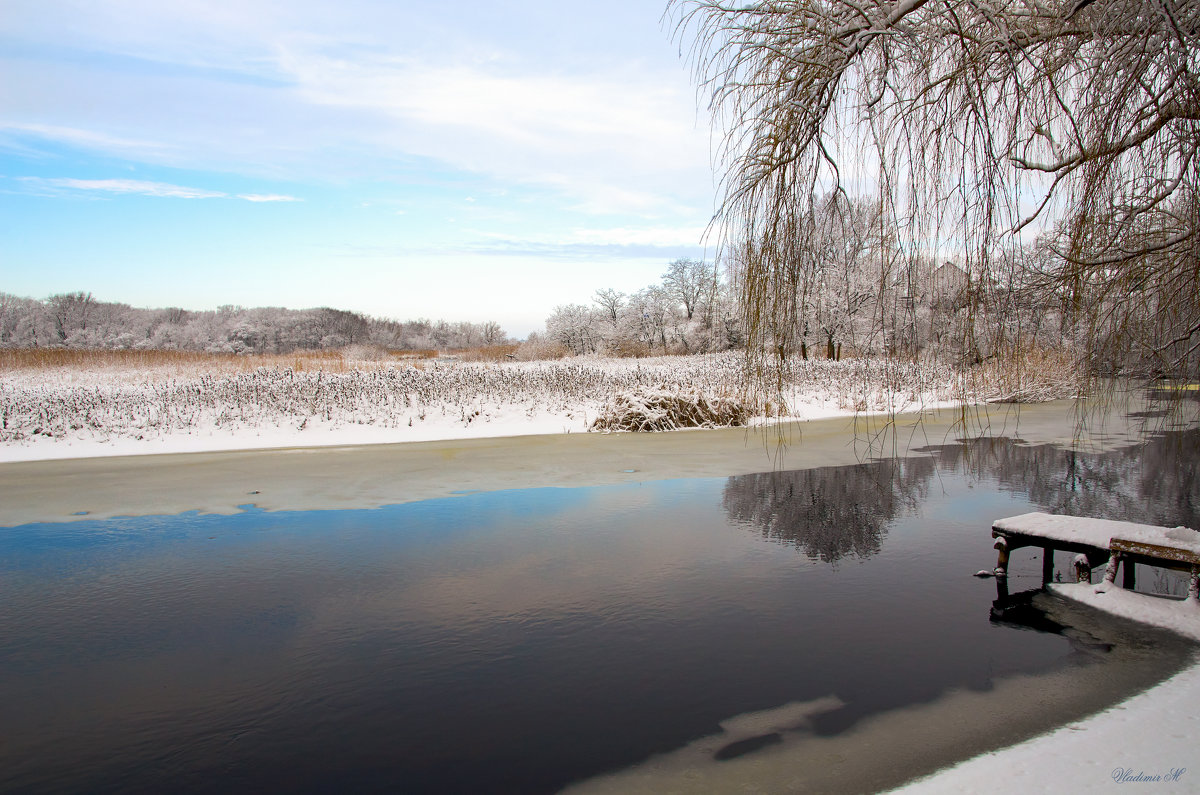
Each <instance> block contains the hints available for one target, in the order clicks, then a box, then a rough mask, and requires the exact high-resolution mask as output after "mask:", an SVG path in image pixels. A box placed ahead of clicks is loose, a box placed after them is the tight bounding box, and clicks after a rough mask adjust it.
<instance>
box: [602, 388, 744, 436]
mask: <svg viewBox="0 0 1200 795" xmlns="http://www.w3.org/2000/svg"><path fill="white" fill-rule="evenodd" d="M747 415H748V412H747V410H746V407H745V405H744V404H743V403H742V402H741V401H740V400H736V399H734V398H727V397H709V396H708V395H705V394H704V393H702V392H699V391H697V390H666V389H651V390H644V391H640V392H626V393H623V394H621V395H618V396H617V397H616V398H615V399H613V400H612V401H611V402H610V403H608V405H606V406H605V407H604V409H603V410H602V411H601V414H600V416H599V417H597V418H596V421H595V422H593V423H592V430H594V431H605V432H608V431H673V430H677V429H679V428H725V427H729V426H738V425H745V424H746V419H747Z"/></svg>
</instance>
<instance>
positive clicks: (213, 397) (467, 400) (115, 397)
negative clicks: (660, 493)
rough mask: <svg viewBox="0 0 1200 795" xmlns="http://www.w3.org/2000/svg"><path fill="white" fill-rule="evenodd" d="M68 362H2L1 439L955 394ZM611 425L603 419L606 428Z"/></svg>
mask: <svg viewBox="0 0 1200 795" xmlns="http://www.w3.org/2000/svg"><path fill="white" fill-rule="evenodd" d="M80 354H81V352H78V351H47V352H35V353H27V352H25V353H23V352H14V351H5V352H2V353H0V357H2V358H0V442H17V441H21V440H30V439H33V438H36V437H58V438H62V437H68V438H73V437H83V438H109V437H114V436H118V437H134V438H139V437H144V436H147V435H149V436H161V435H165V434H170V433H175V432H191V431H193V430H196V429H238V428H270V427H289V426H290V427H293V428H296V429H300V430H303V429H305V428H308V427H311V424H313V423H321V424H324V425H327V426H335V427H336V426H338V425H346V424H358V425H374V426H379V427H400V426H403V425H408V426H412V425H415V424H417V423H422V422H427V421H431V420H435V419H437V420H442V421H450V422H462V423H463V424H469V423H470V422H472V421H473V420H476V419H479V418H481V417H484V418H485V417H487V416H488V415H489V414H490V413H499V412H504V411H508V412H510V413H511V412H512V411H513V410H519V411H523V412H525V413H527V414H528V415H529V416H533V415H534V413H537V412H551V413H561V414H564V415H570V414H572V413H577V412H580V411H582V412H583V413H584V414H590V415H591V416H593V417H594V416H598V415H600V414H601V413H602V411H603V410H604V408H605V406H610V407H611V406H615V405H617V403H616V401H618V399H620V398H621V396H640V397H637V398H636V399H637V400H640V401H642V404H643V406H644V407H649V404H648V403H646V400H647V396H670V395H674V396H681V397H680V399H681V400H682V401H683V403H681V404H680V407H678V410H677V411H674V413H670V412H669V413H668V416H669V417H673V419H664V420H663V421H661V422H659V421H642V422H633V421H630V423H628V424H629V425H630V427H631V428H632V427H633V426H635V425H636V426H638V429H662V428H670V427H685V426H686V425H687V424H690V423H699V424H701V425H717V424H725V425H728V424H741V423H744V422H746V421H747V420H748V419H750V418H752V417H754V416H763V415H772V416H775V415H784V414H786V413H787V412H788V406H787V405H786V402H787V401H792V402H794V403H796V404H799V403H803V402H806V401H814V400H820V401H824V402H826V403H827V402H829V401H833V402H834V403H835V404H836V406H837V407H838V408H842V409H846V410H878V409H883V408H888V407H892V408H897V407H902V404H906V403H908V402H912V401H916V400H926V399H948V398H950V397H953V393H954V391H955V378H954V374H953V373H952V372H951V371H949V370H948V369H945V368H940V367H936V366H932V365H928V364H926V363H910V364H897V363H896V362H878V361H874V360H866V359H861V360H859V359H856V360H850V361H842V362H832V361H805V362H795V363H791V364H790V365H789V366H788V367H787V368H786V371H785V372H781V373H775V374H774V375H775V376H777V377H778V378H779V380H780V382H781V383H783V384H784V385H785V386H786V389H785V390H784V391H783V392H781V395H782V397H783V402H784V405H781V404H780V400H779V399H778V398H776V399H774V400H773V401H766V400H746V399H744V391H743V384H744V383H745V378H744V376H745V359H744V358H743V357H742V356H741V355H739V354H737V353H732V352H726V353H720V354H708V355H695V356H669V357H659V358H654V359H607V358H587V357H579V358H574V359H563V360H557V361H535V362H518V361H507V360H505V361H491V362H488V361H483V362H467V361H459V360H446V359H435V358H428V357H425V356H419V355H418V356H413V355H411V354H408V353H407V352H388V351H379V350H359V351H357V352H354V351H348V352H346V353H337V352H305V353H299V354H289V355H279V356H221V355H212V354H192V353H183V352H170V351H147V352H142V351H110V352H89V353H87V354H84V355H80ZM632 399H635V398H628V399H627V402H626V405H627V408H628V407H630V406H632V405H633V404H632V403H629V402H628V400H632ZM654 399H655V400H657V399H658V398H657V397H655V398H654ZM663 399H664V400H665V399H666V397H663ZM684 403H687V404H688V405H692V406H693V408H691V409H688V408H686V406H684V405H683V404H684ZM735 403H736V408H735V406H734V404H735ZM701 405H703V406H706V407H709V408H712V407H715V409H714V410H713V411H712V412H711V413H709V414H705V413H703V412H701V411H700V410H699V409H698V408H696V407H697V406H701ZM707 410H708V409H707V408H706V409H705V411H707ZM689 416H690V419H689ZM685 420H686V422H685ZM623 427H624V426H623V425H622V423H620V422H616V421H614V422H612V423H611V424H610V425H609V426H608V427H607V429H619V428H623Z"/></svg>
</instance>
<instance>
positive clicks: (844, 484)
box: [722, 430, 1200, 563]
mask: <svg viewBox="0 0 1200 795" xmlns="http://www.w3.org/2000/svg"><path fill="white" fill-rule="evenodd" d="M1198 451H1200V430H1193V431H1187V432H1183V433H1170V434H1164V435H1160V436H1157V437H1155V438H1152V439H1150V440H1148V441H1147V442H1146V443H1145V444H1144V445H1139V446H1135V447H1130V448H1126V449H1123V450H1117V451H1114V452H1108V453H1103V454H1098V453H1080V452H1076V451H1071V450H1063V449H1061V448H1058V447H1054V446H1051V445H1026V444H1023V443H1021V442H1020V441H1019V440H1017V441H1014V440H1013V439H1008V438H976V439H971V440H969V441H964V442H962V443H958V444H951V445H942V446H936V447H926V448H922V449H921V450H919V451H917V452H918V453H919V455H918V456H917V457H913V458H906V459H890V460H883V461H875V462H871V463H867V464H861V465H859V466H851V467H821V468H817V469H808V470H801V471H794V472H765V473H761V474H755V475H741V476H736V477H731V478H729V479H728V480H727V481H726V484H725V489H724V492H723V497H722V504H723V506H724V508H725V511H726V514H727V515H728V517H729V519H730V521H732V522H734V523H736V524H739V525H743V526H746V525H749V526H751V527H753V528H755V529H756V530H758V531H759V532H760V533H761V534H762V537H763V538H765V539H769V540H771V541H777V542H780V543H785V544H790V545H793V546H795V547H796V549H797V550H798V551H800V552H801V553H802V554H804V555H805V556H807V557H808V558H809V559H810V560H813V561H821V562H824V563H836V562H837V561H839V560H841V559H843V558H846V557H856V558H868V557H871V556H872V555H875V554H877V553H878V552H879V551H880V548H881V545H882V543H883V538H884V536H885V535H886V533H887V530H888V526H889V525H890V524H891V523H892V522H893V521H894V520H896V519H897V518H899V517H901V516H904V515H908V514H912V513H914V512H915V511H917V510H918V509H919V506H920V505H921V504H922V502H923V501H925V500H926V498H927V497H928V494H929V490H930V488H931V486H932V485H933V484H935V482H936V481H935V476H937V475H938V473H939V472H941V473H943V474H962V475H966V476H968V477H970V478H972V479H974V480H975V481H976V482H979V481H987V482H989V483H994V484H996V485H997V486H998V487H999V488H1000V489H1002V490H1005V491H1008V492H1011V493H1014V494H1018V495H1021V496H1023V497H1025V498H1027V499H1028V500H1029V501H1030V502H1031V503H1033V505H1034V506H1036V507H1037V509H1038V510H1042V511H1046V512H1049V513H1061V514H1070V515H1074V516H1094V517H1098V518H1104V519H1119V520H1125V521H1132V522H1141V523H1144V524H1153V525H1160V526H1164V527H1174V526H1176V525H1186V526H1189V527H1200V476H1198V467H1200V463H1198V462H1200V456H1198V455H1197V452H1198ZM991 518H999V517H998V516H996V517H990V518H989V521H990V519H991ZM986 529H987V528H986V526H983V527H980V528H979V531H980V532H981V533H984V532H985V531H986ZM981 537H982V536H981Z"/></svg>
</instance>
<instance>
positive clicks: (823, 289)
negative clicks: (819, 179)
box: [531, 196, 1112, 369]
mask: <svg viewBox="0 0 1200 795" xmlns="http://www.w3.org/2000/svg"><path fill="white" fill-rule="evenodd" d="M806 223H807V224H809V225H810V227H811V228H809V229H806V230H805V231H806V234H805V235H804V236H803V244H802V245H797V246H796V248H795V250H794V252H793V259H792V263H793V265H792V267H793V271H794V272H793V273H792V274H791V276H790V278H788V279H780V280H779V281H780V282H781V283H780V284H766V283H760V282H754V281H753V280H750V281H747V279H746V278H745V274H746V273H747V271H748V270H749V271H753V266H754V265H755V258H756V257H757V256H758V252H757V251H756V250H755V249H754V248H752V247H742V248H740V249H737V250H734V251H732V252H727V254H726V257H725V258H724V261H723V263H722V265H721V267H720V268H718V267H717V266H716V265H713V264H710V263H707V262H702V261H699V260H693V259H678V260H675V261H674V262H672V263H670V265H669V266H668V268H667V270H666V272H665V273H663V275H662V280H661V282H660V283H658V284H655V285H651V286H649V287H646V288H644V289H642V290H639V291H637V292H634V293H631V294H625V293H620V292H617V291H615V290H612V289H601V290H597V291H596V292H595V293H594V295H593V296H592V300H591V303H590V304H566V305H562V306H559V307H557V308H556V309H555V310H554V312H553V314H551V316H550V317H549V318H547V320H546V328H545V332H544V334H543V335H539V336H537V337H535V338H531V344H534V343H536V344H540V345H541V346H542V347H543V348H547V349H549V348H551V347H554V348H557V349H558V350H559V352H566V353H570V354H583V353H601V354H612V355H633V356H643V355H652V354H658V353H706V352H710V351H720V350H727V349H731V348H744V347H746V346H748V345H749V346H751V347H754V346H755V345H759V346H765V347H766V348H767V349H768V350H774V351H776V352H777V353H780V354H782V355H785V356H786V357H788V358H791V357H795V358H799V359H809V358H827V359H840V358H842V357H843V356H897V355H899V356H904V357H913V356H916V355H921V354H930V355H934V356H936V357H938V358H941V359H944V360H947V361H954V362H958V363H962V364H968V365H969V364H975V363H979V362H981V361H984V360H986V359H989V358H992V357H994V356H997V355H1005V354H1007V353H1011V352H1012V351H1014V350H1017V349H1022V350H1030V349H1039V350H1059V351H1065V350H1069V349H1076V350H1077V349H1079V347H1080V340H1082V339H1083V338H1084V337H1085V336H1086V329H1081V328H1080V327H1079V322H1080V321H1079V316H1078V313H1073V312H1072V311H1071V308H1072V307H1071V300H1070V297H1069V296H1068V295H1066V294H1064V293H1062V292H1061V291H1055V290H1053V289H1047V285H1046V279H1045V275H1044V260H1045V247H1044V244H1042V243H1041V242H1039V243H1038V244H1034V245H1031V246H1028V247H1026V248H1023V249H1020V250H1018V251H1016V252H1015V253H1014V252H1011V251H1010V252H1006V256H1005V257H997V258H996V260H994V261H993V262H991V263H989V266H988V267H985V268H981V267H978V266H976V265H974V264H972V265H968V266H964V265H960V264H959V263H957V262H955V261H953V260H947V259H940V258H935V257H931V256H925V255H921V254H910V253H905V252H903V251H901V250H900V247H899V246H898V244H897V233H896V229H895V226H894V225H893V224H892V223H890V222H889V219H887V218H886V217H884V216H883V214H882V213H881V211H880V208H879V205H878V204H877V203H873V202H871V201H866V200H851V199H848V198H846V197H844V196H838V197H832V198H827V199H826V200H823V201H820V202H817V203H816V207H815V211H814V213H813V215H812V216H811V217H810V218H808V219H807V221H806ZM732 285H740V288H739V289H740V290H741V291H742V292H741V293H740V294H738V293H735V290H734V288H733V286H732ZM755 290H761V291H768V290H769V291H770V294H769V296H765V297H764V296H757V295H755V294H754V291H755ZM764 305H766V306H769V307H770V309H771V314H772V319H771V322H770V323H769V324H767V325H766V326H763V325H762V324H763V323H764V322H765V320H764V318H759V321H758V322H759V324H760V328H759V329H758V332H757V335H758V336H757V338H756V339H755V340H751V339H749V335H748V333H747V331H746V329H747V324H746V314H745V313H746V308H747V307H760V308H761V307H762V306H764ZM547 352H549V351H547ZM1110 369H1112V366H1110Z"/></svg>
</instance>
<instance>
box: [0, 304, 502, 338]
mask: <svg viewBox="0 0 1200 795" xmlns="http://www.w3.org/2000/svg"><path fill="white" fill-rule="evenodd" d="M508 341H509V340H508V336H507V334H505V332H504V330H503V329H502V328H500V324H499V323H495V322H492V321H488V322H485V323H467V322H458V323H447V322H446V321H444V320H436V321H434V320H425V319H419V320H408V321H397V320H380V319H378V318H373V317H368V316H366V315H361V314H359V313H357V312H347V311H344V310H341V309H330V308H328V307H322V308H319V309H284V308H282V307H258V308H252V309H247V308H243V307H240V306H222V307H220V308H218V309H215V310H211V311H202V312H196V311H191V310H187V309H179V308H167V309H138V308H135V307H132V306H129V305H128V304H119V303H110V302H106V301H97V300H95V299H94V298H93V297H92V295H91V293H84V292H76V293H63V294H61V295H54V296H51V297H49V298H47V299H45V300H37V299H33V298H21V297H18V296H15V295H9V294H7V293H0V347H3V348H43V347H65V348H91V349H109V350H120V349H125V350H129V349H134V350H186V351H206V352H209V353H289V352H291V351H296V350H318V349H324V348H344V347H346V346H347V345H377V346H380V347H383V348H389V349H407V350H429V349H435V350H455V349H463V348H473V347H478V346H483V345H500V344H503V343H506V342H508Z"/></svg>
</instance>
